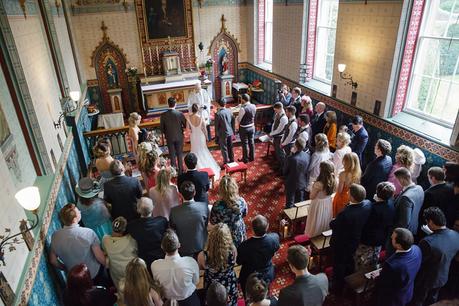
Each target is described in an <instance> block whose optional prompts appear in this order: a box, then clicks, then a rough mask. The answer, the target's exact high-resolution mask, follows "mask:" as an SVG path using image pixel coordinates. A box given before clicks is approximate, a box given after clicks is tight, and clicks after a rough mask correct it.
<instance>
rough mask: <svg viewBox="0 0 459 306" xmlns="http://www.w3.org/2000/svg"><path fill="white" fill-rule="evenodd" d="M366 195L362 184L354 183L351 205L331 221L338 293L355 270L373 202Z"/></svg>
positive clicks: (351, 192) (334, 270)
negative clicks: (357, 250) (359, 247)
mask: <svg viewBox="0 0 459 306" xmlns="http://www.w3.org/2000/svg"><path fill="white" fill-rule="evenodd" d="M365 196H366V192H365V188H363V186H362V185H359V184H352V185H351V187H350V188H349V198H350V202H349V205H347V206H346V207H345V208H344V209H343V210H342V211H341V212H340V213H339V214H338V215H337V216H336V219H334V220H332V221H331V222H330V228H331V229H332V230H333V234H332V236H331V240H330V247H331V248H332V251H333V254H336V255H337V256H334V258H333V261H334V262H333V275H334V276H333V281H334V287H335V289H336V292H337V293H338V294H339V293H341V290H342V289H343V286H344V278H345V277H346V276H347V275H349V274H352V273H353V272H354V253H355V251H356V249H357V247H358V245H359V242H360V237H361V236H362V229H363V227H364V226H365V224H366V223H367V220H368V217H369V216H370V212H371V204H370V201H368V200H365Z"/></svg>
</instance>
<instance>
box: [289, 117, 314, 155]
mask: <svg viewBox="0 0 459 306" xmlns="http://www.w3.org/2000/svg"><path fill="white" fill-rule="evenodd" d="M293 138H295V139H298V138H303V139H304V141H305V142H306V147H305V148H304V150H303V151H306V152H308V153H309V152H310V147H311V144H310V142H311V138H312V130H311V126H310V125H309V116H307V115H300V116H299V117H298V129H297V130H296V133H295V136H294V137H293Z"/></svg>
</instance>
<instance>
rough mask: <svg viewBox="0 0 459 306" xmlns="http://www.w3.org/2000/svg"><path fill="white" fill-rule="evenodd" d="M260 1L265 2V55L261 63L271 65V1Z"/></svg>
mask: <svg viewBox="0 0 459 306" xmlns="http://www.w3.org/2000/svg"><path fill="white" fill-rule="evenodd" d="M260 1H265V16H264V18H265V22H264V24H265V41H264V47H265V48H264V50H265V54H264V56H263V61H264V62H266V63H270V64H271V63H272V62H273V0H260Z"/></svg>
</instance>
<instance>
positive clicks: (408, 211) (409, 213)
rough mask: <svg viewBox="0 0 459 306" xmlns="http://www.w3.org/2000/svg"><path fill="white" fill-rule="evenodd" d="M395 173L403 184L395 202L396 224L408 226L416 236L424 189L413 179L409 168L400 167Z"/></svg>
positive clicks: (400, 183) (396, 225)
mask: <svg viewBox="0 0 459 306" xmlns="http://www.w3.org/2000/svg"><path fill="white" fill-rule="evenodd" d="M394 174H395V177H396V179H397V181H398V182H399V185H400V186H402V193H400V195H399V196H398V197H397V198H396V200H395V202H394V207H395V219H394V226H395V227H403V228H407V229H409V230H410V231H411V232H412V233H413V236H416V233H417V231H418V220H419V211H420V210H421V207H422V203H423V202H424V190H422V187H421V186H419V185H416V184H414V183H413V182H412V181H411V172H410V171H409V170H408V169H406V168H399V169H397V170H396V171H395V173H394Z"/></svg>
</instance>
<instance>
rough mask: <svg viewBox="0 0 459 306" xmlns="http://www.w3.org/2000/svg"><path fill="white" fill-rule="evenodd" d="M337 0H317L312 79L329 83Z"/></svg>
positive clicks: (331, 72)
mask: <svg viewBox="0 0 459 306" xmlns="http://www.w3.org/2000/svg"><path fill="white" fill-rule="evenodd" d="M338 5H339V0H319V3H318V11H317V31H316V39H315V60H314V76H313V78H314V79H318V80H320V81H322V82H325V83H327V84H331V81H332V76H333V59H334V55H335V40H336V20H337V18H338Z"/></svg>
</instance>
